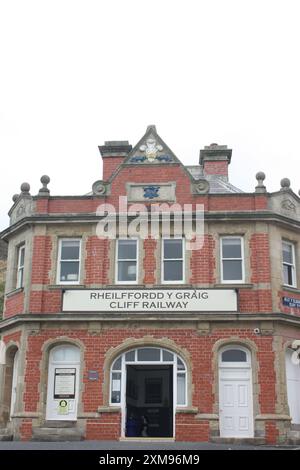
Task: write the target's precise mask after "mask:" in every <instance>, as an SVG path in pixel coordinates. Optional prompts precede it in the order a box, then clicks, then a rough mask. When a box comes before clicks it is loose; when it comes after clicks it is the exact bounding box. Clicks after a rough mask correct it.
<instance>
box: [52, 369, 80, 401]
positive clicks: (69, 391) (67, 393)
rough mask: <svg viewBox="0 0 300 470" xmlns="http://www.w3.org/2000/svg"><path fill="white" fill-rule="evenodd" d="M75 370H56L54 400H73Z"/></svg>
mask: <svg viewBox="0 0 300 470" xmlns="http://www.w3.org/2000/svg"><path fill="white" fill-rule="evenodd" d="M75 383H76V369H75V368H74V369H73V368H72V369H65V368H56V369H55V374H54V398H55V399H58V398H75Z"/></svg>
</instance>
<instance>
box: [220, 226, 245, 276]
mask: <svg viewBox="0 0 300 470" xmlns="http://www.w3.org/2000/svg"><path fill="white" fill-rule="evenodd" d="M229 238H238V239H240V240H241V258H225V260H226V261H236V260H241V263H242V279H229V280H227V279H226V280H224V277H223V260H224V258H223V240H224V239H229ZM220 254H221V256H220V272H221V283H222V284H244V283H245V250H244V237H243V236H242V235H222V236H221V237H220Z"/></svg>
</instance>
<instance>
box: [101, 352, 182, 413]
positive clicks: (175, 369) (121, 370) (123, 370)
mask: <svg viewBox="0 0 300 470" xmlns="http://www.w3.org/2000/svg"><path fill="white" fill-rule="evenodd" d="M144 348H146V349H160V359H159V360H158V361H140V360H138V356H137V354H138V350H139V349H144ZM163 351H167V352H169V353H171V354H172V355H173V359H172V360H170V361H164V360H163ZM128 352H134V359H133V360H132V361H129V360H126V358H125V355H126V353H128ZM120 358H121V366H120V368H119V369H113V366H114V364H115V362H116V361H117V360H118V359H120ZM177 358H179V359H180V360H181V362H182V363H183V365H184V369H178V365H177ZM127 365H145V366H146V365H152V366H156V365H157V366H160V365H166V366H167V365H172V366H173V406H174V409H177V408H179V409H180V408H186V407H187V406H188V401H189V398H188V370H187V366H186V363H185V361H184V360H183V359H182V357H181V356H179V355H178V354H176V353H175V352H174V351H170V350H169V349H166V348H162V347H159V346H139V347H137V348H134V349H129V350H128V351H125V352H123V353H122V354H120V355H119V356H117V357H116V358H115V359H114V361H113V362H112V364H111V367H110V387H109V405H110V406H112V407H120V405H125V406H126V403H125V400H124V397H125V394H126V387H125V385H126V366H127ZM114 373H120V374H121V379H120V380H121V393H120V402H118V403H115V402H113V401H112V399H111V398H112V378H113V374H114ZM178 375H184V376H185V389H184V396H185V402H184V403H182V404H179V405H178V404H177V378H178Z"/></svg>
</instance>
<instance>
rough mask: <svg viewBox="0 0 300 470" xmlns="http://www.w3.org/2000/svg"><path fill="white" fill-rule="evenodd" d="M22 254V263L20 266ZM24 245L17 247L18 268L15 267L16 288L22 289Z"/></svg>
mask: <svg viewBox="0 0 300 470" xmlns="http://www.w3.org/2000/svg"><path fill="white" fill-rule="evenodd" d="M22 252H24V261H23V264H21V258H22ZM25 254H26V253H25V243H24V244H22V245H20V246H19V247H18V266H17V283H16V288H17V289H22V288H23V287H24V271H25V269H24V267H25Z"/></svg>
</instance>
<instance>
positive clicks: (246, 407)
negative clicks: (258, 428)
mask: <svg viewBox="0 0 300 470" xmlns="http://www.w3.org/2000/svg"><path fill="white" fill-rule="evenodd" d="M231 366H232V367H231ZM239 366H242V367H239ZM219 378H220V381H219V412H220V416H219V419H220V436H221V437H236V438H238V437H240V438H243V437H253V403H252V401H253V398H252V380H251V365H250V364H249V363H248V362H246V361H245V363H241V362H236V363H234V362H227V363H226V362H224V363H222V362H221V363H220V369H219Z"/></svg>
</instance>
